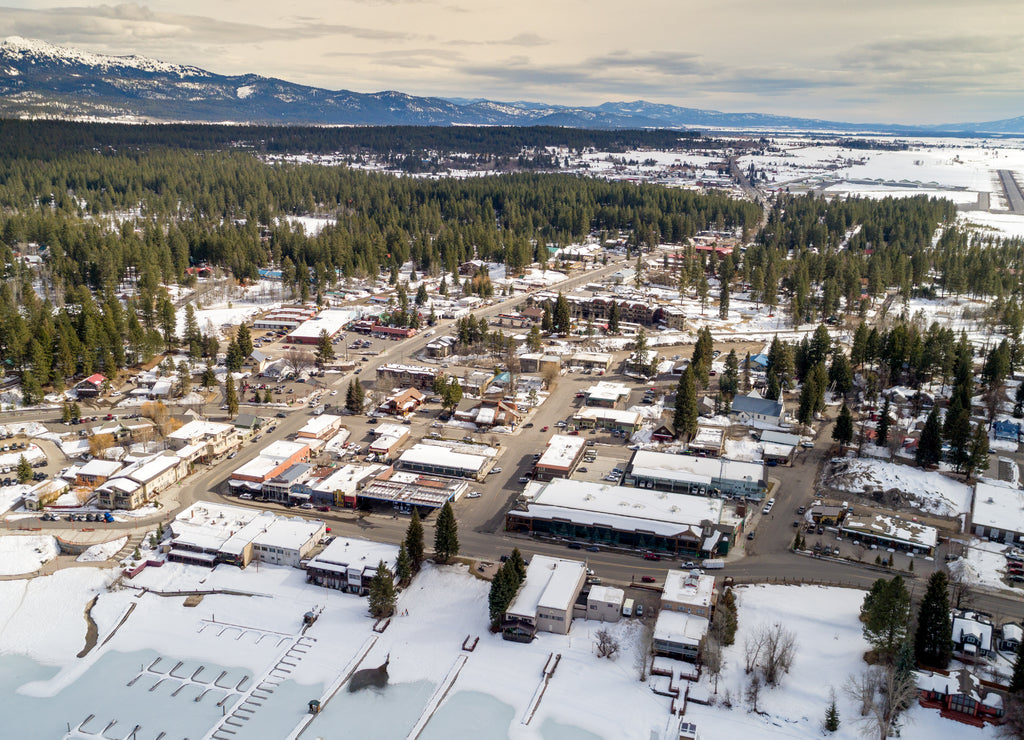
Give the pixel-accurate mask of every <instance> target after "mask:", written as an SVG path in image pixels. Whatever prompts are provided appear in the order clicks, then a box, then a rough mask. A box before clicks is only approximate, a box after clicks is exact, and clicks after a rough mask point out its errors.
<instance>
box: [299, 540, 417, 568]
mask: <svg viewBox="0 0 1024 740" xmlns="http://www.w3.org/2000/svg"><path fill="white" fill-rule="evenodd" d="M381 560H383V561H384V564H385V565H387V566H388V568H390V569H391V570H392V571H394V569H395V563H396V561H397V560H398V545H391V544H388V543H386V542H373V541H371V540H360V539H350V538H348V537H335V538H334V539H333V540H332V541H331V543H330V544H329V545H327V547H325V548H324V549H323V551H322V552H321V553H320V554H319V555H317V556H316V557H314V558H313V559H312V560H310V561H309V563H307V567H308V568H319V569H322V570H330V571H334V572H337V573H345V572H347V571H348V569H349V568H362V569H365V568H374V569H375V568H376V567H377V565H378V564H379V563H380V561H381Z"/></svg>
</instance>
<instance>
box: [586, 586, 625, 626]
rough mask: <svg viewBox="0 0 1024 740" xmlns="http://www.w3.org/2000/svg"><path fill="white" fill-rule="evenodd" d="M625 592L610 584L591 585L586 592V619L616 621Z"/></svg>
mask: <svg viewBox="0 0 1024 740" xmlns="http://www.w3.org/2000/svg"><path fill="white" fill-rule="evenodd" d="M625 598H626V592H625V591H623V590H622V589H621V588H614V587H612V586H591V587H590V593H588V594H587V619H596V620H598V621H599V622H618V621H619V617H620V616H621V615H622V602H623V600H625Z"/></svg>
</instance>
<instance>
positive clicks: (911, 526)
mask: <svg viewBox="0 0 1024 740" xmlns="http://www.w3.org/2000/svg"><path fill="white" fill-rule="evenodd" d="M843 531H844V532H846V533H847V534H851V535H854V536H856V535H858V534H864V535H871V536H873V537H879V538H881V539H884V540H889V541H892V542H897V543H899V544H903V545H910V546H911V547H926V548H928V549H929V550H931V549H932V548H934V547H935V543H936V542H937V541H938V531H937V530H936V529H935V527H929V526H928V525H926V524H921V523H920V522H911V521H907V520H906V519H900V518H899V517H895V516H886V515H884V514H875V515H874V516H848V517H846V519H845V520H844V521H843Z"/></svg>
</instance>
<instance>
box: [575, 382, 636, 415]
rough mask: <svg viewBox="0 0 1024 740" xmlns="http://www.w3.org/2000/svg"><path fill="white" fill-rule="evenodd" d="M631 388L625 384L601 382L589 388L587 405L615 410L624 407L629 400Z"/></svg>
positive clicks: (586, 392)
mask: <svg viewBox="0 0 1024 740" xmlns="http://www.w3.org/2000/svg"><path fill="white" fill-rule="evenodd" d="M629 392H630V388H629V386H628V385H625V384H623V383H611V382H607V381H601V382H600V383H595V384H594V385H592V386H590V387H589V388H587V390H586V391H584V393H585V394H586V395H585V397H586V405H587V406H591V407H595V408H604V409H614V408H619V407H621V406H622V402H623V401H625V400H626V399H628V398H629Z"/></svg>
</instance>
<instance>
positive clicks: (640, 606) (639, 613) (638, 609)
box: [636, 578, 654, 617]
mask: <svg viewBox="0 0 1024 740" xmlns="http://www.w3.org/2000/svg"><path fill="white" fill-rule="evenodd" d="M651 580H652V581H653V580H654V579H653V578H652V579H651ZM636 615H637V616H638V617H642V616H643V615H644V605H643V604H637V605H636Z"/></svg>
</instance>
